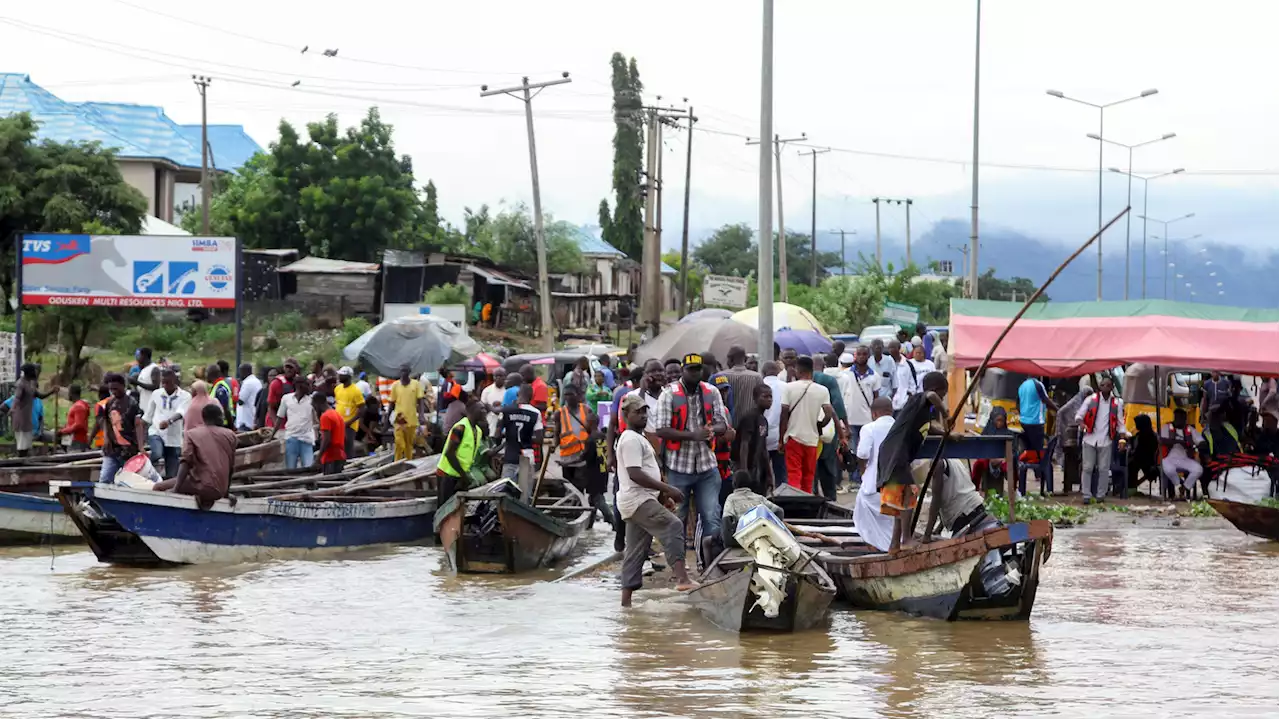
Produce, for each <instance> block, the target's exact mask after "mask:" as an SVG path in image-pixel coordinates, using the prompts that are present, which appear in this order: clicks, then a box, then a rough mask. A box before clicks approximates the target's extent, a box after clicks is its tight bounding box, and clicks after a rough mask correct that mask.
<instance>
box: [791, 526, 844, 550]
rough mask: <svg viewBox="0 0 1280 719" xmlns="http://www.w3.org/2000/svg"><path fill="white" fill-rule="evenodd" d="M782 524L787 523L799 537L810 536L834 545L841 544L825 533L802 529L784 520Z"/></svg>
mask: <svg viewBox="0 0 1280 719" xmlns="http://www.w3.org/2000/svg"><path fill="white" fill-rule="evenodd" d="M782 524H783V525H785V526H786V528H787V529H788V530H789V531H790V532H791V533H792V534H794V535H796V536H797V537H808V538H810V539H816V540H818V541H819V542H822V543H823V544H830V545H831V546H833V547H839V546H841V544H840V542H839V541H838V540H835V539H832V538H831V537H828V536H827V535H825V534H818V533H817V532H810V531H808V530H806V529H801V528H799V527H797V526H795V525H794V524H791V523H790V522H783V523H782Z"/></svg>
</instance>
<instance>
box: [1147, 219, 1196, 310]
mask: <svg viewBox="0 0 1280 719" xmlns="http://www.w3.org/2000/svg"><path fill="white" fill-rule="evenodd" d="M1195 216H1196V213H1194V212H1188V213H1187V214H1185V215H1183V216H1182V217H1175V218H1173V219H1172V220H1157V219H1156V218H1154V217H1148V216H1147V215H1145V214H1144V215H1142V221H1143V222H1146V221H1147V220H1151V221H1152V222H1154V223H1156V224H1158V225H1162V226H1163V227H1164V238H1163V239H1164V250H1163V252H1162V254H1163V255H1164V256H1165V263H1166V264H1165V270H1164V280H1163V281H1162V282H1161V285H1162V288H1161V291H1162V293H1163V295H1164V299H1166V300H1167V299H1169V266H1168V262H1169V225H1172V224H1173V223H1175V222H1181V221H1183V220H1187V219H1190V218H1192V217H1195ZM1198 237H1200V235H1196V236H1195V237H1192V238H1188V239H1196V238H1198ZM1151 239H1153V240H1159V239H1161V238H1160V237H1156V236H1155V235H1152V236H1151ZM1143 242H1144V243H1145V242H1146V239H1145V238H1144V239H1143ZM1143 280H1144V281H1145V280H1146V277H1145V276H1144V277H1143Z"/></svg>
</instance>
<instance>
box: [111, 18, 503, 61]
mask: <svg viewBox="0 0 1280 719" xmlns="http://www.w3.org/2000/svg"><path fill="white" fill-rule="evenodd" d="M112 2H115V3H117V4H119V5H124V6H126V7H131V8H133V9H134V10H138V11H140V12H144V13H148V14H151V15H157V16H159V17H163V18H167V19H169V20H173V21H175V22H180V23H183V24H185V25H191V26H192V27H198V28H203V29H205V30H212V31H213V32H218V33H222V34H224V35H228V36H230V37H238V38H240V39H242V40H249V41H251V42H256V43H260V44H262V45H269V46H271V47H275V48H280V49H283V50H289V51H290V52H298V51H299V49H300V48H303V47H307V45H306V44H305V43H287V42H281V41H278V40H269V39H267V38H263V37H257V36H255V35H249V34H246V33H242V32H236V31H235V30H228V29H226V28H223V27H218V26H217V25H209V24H207V23H202V22H198V21H196V20H191V19H188V18H184V17H180V16H178V15H171V14H169V13H166V12H162V11H160V10H156V9H154V8H149V7H143V6H141V5H135V4H134V3H131V2H128V1H127V0H112ZM330 57H331V58H332V59H335V60H341V61H343V62H354V63H361V64H365V65H377V66H379V67H393V68H399V69H401V70H415V71H418V72H438V73H453V74H458V75H503V74H506V75H519V74H520V73H517V72H508V73H503V72H497V71H492V70H459V69H454V68H441V67H423V66H421V65H403V64H400V63H395V62H385V61H382V60H371V59H368V58H360V57H351V56H350V55H342V54H338V55H332V56H330Z"/></svg>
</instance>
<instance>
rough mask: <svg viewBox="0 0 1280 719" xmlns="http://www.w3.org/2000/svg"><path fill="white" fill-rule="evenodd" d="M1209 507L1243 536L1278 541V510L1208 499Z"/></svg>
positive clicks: (1279, 513)
mask: <svg viewBox="0 0 1280 719" xmlns="http://www.w3.org/2000/svg"><path fill="white" fill-rule="evenodd" d="M1208 502H1209V506H1211V507H1213V508H1214V510H1216V511H1217V512H1218V514H1221V515H1222V516H1223V517H1225V518H1226V520H1227V521H1228V522H1231V523H1232V524H1234V525H1235V526H1236V529H1239V530H1240V531H1241V532H1244V533H1245V534H1248V535H1252V536H1254V537H1262V538H1263V539H1270V540H1271V541H1273V542H1274V541H1276V540H1277V539H1280V510H1277V509H1276V508H1275V507H1264V506H1262V505H1260V504H1249V503H1247V502H1232V501H1229V500H1225V499H1210V500H1208Z"/></svg>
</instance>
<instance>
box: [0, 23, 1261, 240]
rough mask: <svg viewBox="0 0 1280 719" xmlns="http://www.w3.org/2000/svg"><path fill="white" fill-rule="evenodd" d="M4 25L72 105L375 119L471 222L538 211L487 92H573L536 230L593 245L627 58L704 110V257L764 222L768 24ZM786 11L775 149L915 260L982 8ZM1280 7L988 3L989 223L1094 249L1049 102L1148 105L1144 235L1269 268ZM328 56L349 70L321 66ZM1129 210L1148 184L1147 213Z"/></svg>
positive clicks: (555, 118) (1091, 115)
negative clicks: (545, 228) (617, 77)
mask: <svg viewBox="0 0 1280 719" xmlns="http://www.w3.org/2000/svg"><path fill="white" fill-rule="evenodd" d="M11 5H12V6H11V7H7V9H4V10H0V33H2V34H0V38H2V41H0V70H4V71H10V72H26V73H29V74H30V75H31V77H32V79H33V80H34V81H35V82H36V83H38V84H40V85H43V86H45V87H47V88H48V89H50V90H51V91H53V92H54V93H56V94H58V95H59V96H61V97H63V98H64V99H68V100H98V101H117V102H134V103H142V104H155V105H161V106H163V107H164V108H165V110H166V111H167V112H168V113H169V115H170V116H171V117H173V118H174V119H175V120H177V121H178V122H181V123H192V122H199V119H200V115H199V101H198V95H197V93H196V90H195V88H194V87H192V85H191V81H190V74H191V73H192V72H200V73H203V74H207V75H210V76H212V77H213V78H214V82H213V86H212V87H211V88H210V91H209V100H210V104H209V121H210V122H211V123H231V124H243V125H244V126H245V127H246V128H247V130H248V131H249V133H250V134H251V135H252V136H253V137H254V138H255V139H257V140H258V142H259V143H260V144H262V145H263V146H264V147H265V146H266V145H267V144H268V143H269V142H270V141H272V140H273V139H274V138H275V137H276V125H277V123H278V121H279V120H280V118H282V117H283V118H287V119H289V120H290V121H293V122H295V123H298V124H301V123H303V122H305V121H307V120H312V119H318V118H319V117H321V116H323V115H324V114H325V113H328V112H337V113H338V114H339V116H340V120H341V121H342V122H343V123H344V124H349V123H352V122H355V121H356V120H358V118H359V116H360V114H362V112H363V110H364V109H365V108H367V107H368V106H369V105H370V104H378V105H379V106H380V107H381V108H382V112H383V115H384V117H385V118H386V119H388V120H389V121H390V122H392V123H394V125H395V126H396V135H395V137H396V144H397V150H399V151H400V152H402V153H407V154H409V155H411V156H412V157H413V161H414V167H415V174H416V175H417V178H418V180H419V181H420V182H425V181H426V180H427V179H428V178H432V179H434V180H435V183H436V185H437V186H438V188H439V192H440V199H441V204H442V209H443V211H444V213H445V215H446V217H447V218H448V219H450V220H452V221H454V222H455V223H459V222H460V221H461V215H462V208H463V207H464V206H471V207H477V206H479V205H480V204H482V203H486V202H487V203H489V204H490V205H496V204H498V203H499V202H500V201H504V200H505V201H507V202H516V201H528V198H529V197H530V196H531V193H530V182H529V167H528V149H527V144H526V135H525V125H524V118H523V115H522V112H523V110H522V105H521V103H520V102H518V101H516V100H514V99H511V98H508V97H504V96H497V97H489V98H480V97H479V85H480V84H482V83H488V84H489V85H490V86H494V87H497V86H503V85H505V84H511V83H518V82H519V78H520V76H521V75H523V74H528V75H529V76H530V77H531V78H532V79H534V80H542V79H550V78H554V77H557V76H558V75H559V73H560V72H561V71H568V72H570V73H571V75H572V77H573V80H574V82H573V83H572V84H569V85H563V86H558V87H553V88H550V89H548V90H547V91H546V92H545V93H543V94H542V95H541V96H540V97H538V98H537V99H536V100H535V102H534V108H535V121H536V127H537V143H538V151H539V156H538V161H539V167H540V170H541V176H542V194H543V202H544V207H545V209H546V210H547V211H548V212H551V213H553V214H554V215H555V216H556V217H558V218H561V219H566V220H570V221H573V222H576V223H594V222H595V217H596V207H597V205H598V203H599V201H600V199H601V198H602V197H605V196H606V195H607V194H608V192H609V181H610V167H611V165H610V163H611V161H612V148H611V144H610V143H611V138H612V133H613V125H612V120H611V110H610V97H611V96H610V90H609V84H608V83H609V67H608V61H609V57H610V55H611V54H612V53H613V52H614V51H615V50H616V51H621V52H623V53H625V54H626V55H627V56H628V57H635V58H636V59H637V61H638V63H639V67H640V74H641V78H642V80H643V81H644V84H645V89H646V94H647V96H648V97H647V99H648V100H650V101H654V100H656V96H657V95H661V96H662V103H663V104H667V103H675V104H681V103H682V100H683V98H688V100H689V102H690V103H692V104H693V106H694V108H695V111H696V114H697V115H698V117H699V118H700V120H701V121H700V123H699V127H700V128H701V129H703V130H705V131H703V132H696V133H695V134H694V138H693V141H694V163H693V188H694V193H693V209H692V211H691V217H692V224H693V226H694V228H695V230H705V229H708V228H712V227H715V226H717V225H719V224H722V223H725V222H738V221H745V222H749V223H751V224H752V225H754V224H755V221H756V210H755V207H756V199H755V198H756V191H757V190H756V187H757V184H756V183H757V170H756V168H757V150H756V148H754V147H748V146H746V145H745V142H744V139H743V137H744V136H746V135H751V134H754V133H756V132H757V131H758V123H759V120H758V118H759V86H760V22H761V17H760V15H761V13H760V3H759V2H757V1H747V0H734V1H729V0H726V1H721V2H710V1H700V2H688V1H687V0H686V1H685V2H663V1H661V0H659V1H658V2H650V3H642V4H636V3H613V2H598V1H590V0H586V1H582V2H551V1H545V2H536V3H530V2H485V1H481V0H474V1H472V2H450V3H442V2H431V3H408V2H401V3H389V2H380V3H369V4H367V5H359V4H352V3H350V2H342V3H337V2H322V1H320V0H311V1H309V2H307V3H305V4H304V3H268V2H261V0H259V1H258V2H247V1H243V0H223V1H222V2H219V3H212V4H204V5H193V4H189V3H188V4H174V3H157V2H148V0H97V1H89V0H76V1H72V0H44V1H43V2H39V3H23V4H20V5H19V4H11ZM776 5H777V10H776V16H775V72H774V77H775V86H774V97H775V128H776V130H777V131H778V132H779V133H782V134H783V135H784V136H795V135H799V134H800V133H801V132H805V133H808V135H809V137H810V138H811V139H812V143H813V144H814V145H815V146H822V147H826V146H830V147H833V148H836V149H837V150H838V151H833V152H831V153H827V154H823V155H820V156H819V157H818V186H819V188H818V193H819V203H818V210H819V219H818V223H819V227H820V228H834V227H845V228H848V229H856V230H858V232H859V233H860V235H861V236H864V237H865V236H866V235H867V234H868V233H873V232H874V230H873V227H874V219H873V218H874V214H873V208H872V205H871V203H870V202H869V198H870V197H872V196H875V195H880V196H890V197H904V196H906V197H912V198H914V200H915V204H914V210H915V214H914V215H913V217H912V225H913V231H914V232H916V233H921V234H922V233H923V232H924V231H926V230H927V229H928V227H929V225H930V224H931V223H932V222H934V221H937V220H940V219H943V218H952V217H955V218H967V217H968V204H969V197H968V195H969V188H970V168H969V166H968V165H967V164H966V163H967V162H968V161H969V158H970V157H971V153H972V146H971V137H972V113H973V106H972V102H973V54H974V3H973V2H971V1H970V2H964V1H961V0H938V1H924V0H921V1H916V2H910V1H908V2H876V3H873V2H852V1H850V2H836V1H819V0H808V1H804V0H779V2H777V3H776ZM1278 8H1280V4H1277V3H1272V2H1243V1H1226V2H1218V3H1215V4H1213V5H1212V7H1210V6H1206V5H1205V4H1204V3H1200V2H1182V1H1175V0H1126V1H1125V2H1096V1H1092V0H1078V1H1076V2H1060V1H1059V2H1047V1H1043V0H987V2H986V3H984V4H983V12H984V15H983V25H982V120H981V123H982V125H981V129H982V145H981V153H982V162H983V163H992V166H984V167H983V169H982V193H983V194H982V198H981V200H980V205H981V207H982V221H983V223H984V224H986V223H990V224H992V225H998V226H1006V227H1011V228H1016V229H1019V230H1021V231H1024V232H1028V233H1033V234H1036V235H1038V236H1043V237H1047V238H1055V239H1061V240H1064V241H1065V240H1071V241H1079V240H1082V239H1083V238H1084V237H1087V236H1088V234H1089V232H1090V231H1091V230H1092V229H1093V228H1095V227H1096V223H1097V209H1096V201H1097V173H1096V168H1097V163H1098V152H1097V147H1098V146H1097V143H1096V142H1094V141H1092V140H1089V139H1087V138H1085V133H1089V132H1097V130H1098V113H1097V111H1096V110H1093V109H1091V108H1088V107H1085V106H1083V105H1078V104H1075V103H1071V102H1067V101H1064V100H1060V99H1055V98H1053V97H1049V96H1048V95H1046V94H1045V90H1046V89H1047V88H1054V89H1057V90H1061V91H1062V92H1064V93H1066V94H1067V95H1069V96H1075V97H1079V98H1081V99H1084V100H1088V101H1091V102H1099V103H1101V102H1111V101H1114V100H1119V99H1123V98H1126V97H1129V96H1132V95H1136V94H1138V93H1139V92H1141V91H1142V90H1145V89H1147V88H1158V89H1159V91H1160V92H1159V94H1157V95H1155V96H1152V97H1148V98H1144V99H1141V100H1135V101H1133V102H1131V103H1126V104H1124V105H1121V106H1118V107H1115V108H1113V109H1110V110H1108V111H1107V114H1106V126H1105V128H1104V131H1105V132H1104V134H1105V136H1106V137H1108V138H1114V139H1115V140H1117V141H1120V142H1125V143H1136V142H1141V141H1144V140H1148V139H1152V138H1156V137H1159V136H1161V135H1163V134H1165V133H1169V132H1176V133H1177V135H1178V136H1177V137H1176V138H1175V139H1173V140H1169V141H1165V142H1159V143H1156V144H1154V145H1152V146H1150V147H1144V148H1141V149H1139V150H1138V151H1136V153H1135V160H1134V164H1135V169H1137V170H1138V171H1139V172H1161V171H1166V170H1170V169H1173V168H1178V167H1183V168H1186V169H1187V173H1186V174H1185V175H1182V176H1178V177H1170V178H1163V179H1160V180H1157V181H1155V182H1152V183H1151V200H1150V202H1151V206H1150V215H1152V216H1154V217H1159V218H1168V217H1175V216H1178V215H1182V214H1186V213H1188V212H1195V213H1196V217H1195V218H1193V219H1192V220H1188V221H1187V222H1185V223H1183V224H1182V225H1180V226H1179V230H1180V231H1185V233H1186V234H1204V235H1205V236H1206V237H1207V238H1211V239H1213V240H1215V241H1219V242H1229V243H1232V244H1240V245H1244V246H1249V247H1253V248H1256V249H1270V250H1274V249H1275V248H1276V247H1277V232H1278V230H1277V215H1278V211H1280V206H1278V203H1277V178H1276V168H1277V165H1278V164H1280V163H1278V162H1277V155H1278V154H1280V148H1278V145H1277V128H1278V127H1280V97H1278V95H1280V85H1277V83H1276V82H1274V68H1275V67H1276V66H1277V57H1276V56H1277V54H1278V53H1277V50H1276V43H1275V42H1274V33H1275V28H1276V27H1277V25H1278V22H1280V10H1278ZM5 21H16V22H17V23H19V25H15V24H13V23H8V22H5ZM59 34H60V35H61V37H55V35H59ZM308 45H309V46H310V50H309V51H308V52H307V53H305V54H303V53H301V52H300V50H301V49H302V47H303V46H308ZM325 48H337V49H338V51H339V52H338V56H337V57H336V58H327V57H323V56H322V55H321V51H322V50H323V49H325ZM1267 68H1272V69H1271V70H1268V69H1267ZM1267 78H1271V79H1267ZM295 81H300V84H299V85H298V87H297V88H296V89H295V88H290V85H291V84H292V83H293V82H295ZM719 133H727V134H719ZM686 135H687V133H685V132H680V133H674V132H668V133H667V136H666V137H665V142H664V145H665V148H666V154H665V160H666V165H665V168H666V177H667V182H666V196H665V199H664V202H665V204H666V213H665V222H664V224H665V227H666V228H667V233H666V238H667V239H666V244H670V243H671V239H670V238H672V237H676V236H678V232H679V227H680V219H681V213H680V201H679V200H680V195H681V193H682V192H683V185H684V181H683V173H684V152H685V142H686ZM800 149H801V148H794V147H793V148H790V149H788V150H787V151H786V152H785V153H784V156H783V170H784V171H783V193H784V205H785V208H786V219H787V224H788V226H789V227H791V226H794V227H795V228H796V229H805V230H807V229H808V227H809V223H810V199H809V197H810V193H811V187H812V186H811V172H812V170H811V166H810V165H809V162H810V160H809V159H808V158H801V157H799V156H798V155H797V153H798V151H799V150H800ZM867 153H881V154H882V155H889V156H878V155H875V154H867ZM894 156H901V157H894ZM907 157H918V158H931V159H935V160H944V161H945V162H926V161H920V160H912V159H906V158H907ZM1125 163H1127V153H1125V151H1124V150H1122V149H1120V148H1114V147H1107V148H1106V156H1105V159H1104V164H1105V165H1107V166H1113V165H1119V166H1124V165H1125ZM999 165H1005V166H1008V165H1023V166H1028V165H1029V166H1038V167H1050V168H1063V169H1059V170H1037V169H1015V168H1010V167H999ZM1091 168H1092V169H1091ZM1072 170H1074V171H1072ZM1226 171H1232V172H1226ZM1125 189H1126V188H1125V183H1124V179H1123V178H1122V177H1120V176H1111V175H1109V176H1108V177H1107V182H1106V185H1105V187H1104V191H1105V198H1104V211H1105V212H1106V213H1107V214H1108V215H1110V214H1114V213H1115V212H1118V211H1119V210H1120V209H1122V207H1123V205H1124V200H1125ZM1141 202H1142V200H1141V192H1140V185H1139V186H1135V203H1136V204H1137V206H1138V208H1139V211H1140V210H1141ZM883 223H884V224H883V226H884V229H885V231H886V232H893V233H899V234H900V233H901V232H902V230H903V229H904V228H903V227H902V224H903V218H902V217H901V216H900V211H897V210H894V211H892V212H891V211H888V210H886V211H885V217H884V218H883Z"/></svg>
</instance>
